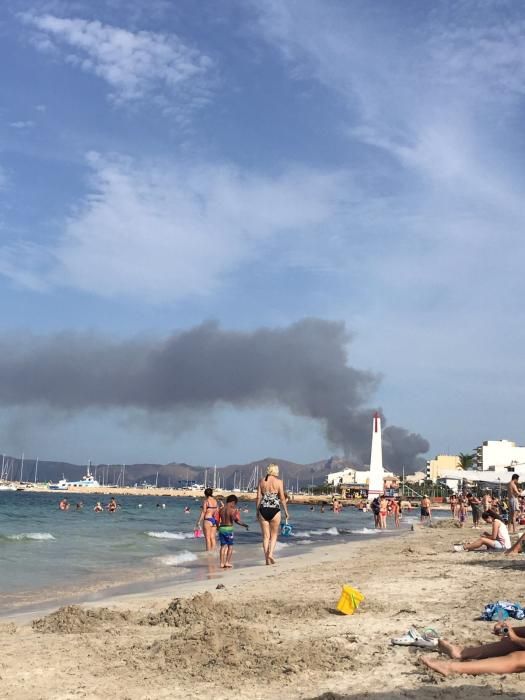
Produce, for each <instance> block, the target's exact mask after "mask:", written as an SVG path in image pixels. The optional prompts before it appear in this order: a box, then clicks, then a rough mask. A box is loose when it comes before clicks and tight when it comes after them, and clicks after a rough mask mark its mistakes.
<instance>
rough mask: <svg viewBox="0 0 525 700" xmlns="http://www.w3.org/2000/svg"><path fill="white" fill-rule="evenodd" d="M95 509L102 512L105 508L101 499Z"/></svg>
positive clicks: (96, 511)
mask: <svg viewBox="0 0 525 700" xmlns="http://www.w3.org/2000/svg"><path fill="white" fill-rule="evenodd" d="M93 510H94V511H95V513H102V511H103V510H104V508H102V504H101V502H100V501H97V504H96V506H95V507H94V508H93Z"/></svg>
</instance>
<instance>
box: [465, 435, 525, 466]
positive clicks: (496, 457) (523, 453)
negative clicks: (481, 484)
mask: <svg viewBox="0 0 525 700" xmlns="http://www.w3.org/2000/svg"><path fill="white" fill-rule="evenodd" d="M475 462H476V466H477V468H478V469H480V470H482V471H487V470H491V471H497V470H498V469H505V468H512V467H514V466H516V467H518V466H520V467H524V466H525V447H519V446H518V445H516V443H515V442H511V441H510V440H486V441H485V442H484V443H483V444H482V445H480V446H479V447H477V448H476V458H475Z"/></svg>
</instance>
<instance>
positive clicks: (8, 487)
mask: <svg viewBox="0 0 525 700" xmlns="http://www.w3.org/2000/svg"><path fill="white" fill-rule="evenodd" d="M0 491H16V486H15V485H14V484H0Z"/></svg>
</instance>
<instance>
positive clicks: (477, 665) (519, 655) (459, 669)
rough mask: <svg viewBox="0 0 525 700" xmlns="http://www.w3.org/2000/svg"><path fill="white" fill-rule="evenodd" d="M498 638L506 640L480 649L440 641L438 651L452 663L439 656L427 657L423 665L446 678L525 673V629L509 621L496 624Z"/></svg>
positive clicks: (423, 658)
mask: <svg viewBox="0 0 525 700" xmlns="http://www.w3.org/2000/svg"><path fill="white" fill-rule="evenodd" d="M494 634H496V635H501V636H502V639H500V641H499V642H493V643H492V644H482V645H481V646H477V647H475V646H472V647H461V646H459V645H456V644H451V643H450V642H448V641H447V640H446V639H440V640H439V642H438V651H440V652H441V653H442V654H446V655H447V656H448V657H450V659H451V660H450V661H442V660H441V659H439V658H436V657H435V656H423V657H422V658H421V661H422V663H424V664H425V666H428V668H430V669H432V670H433V671H437V673H441V674H442V675H443V676H449V675H450V674H452V673H466V674H468V675H469V676H480V675H483V674H489V673H495V674H504V673H520V672H522V671H525V627H516V628H515V629H514V628H513V627H512V626H511V625H510V623H509V621H508V620H505V621H504V622H498V623H496V625H495V627H494Z"/></svg>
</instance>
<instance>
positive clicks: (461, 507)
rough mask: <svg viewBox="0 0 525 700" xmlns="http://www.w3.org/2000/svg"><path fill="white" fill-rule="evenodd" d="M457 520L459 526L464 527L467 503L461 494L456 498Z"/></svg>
mask: <svg viewBox="0 0 525 700" xmlns="http://www.w3.org/2000/svg"><path fill="white" fill-rule="evenodd" d="M458 520H459V527H465V522H466V520H467V504H466V502H465V498H464V497H463V496H460V497H459V500H458Z"/></svg>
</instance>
